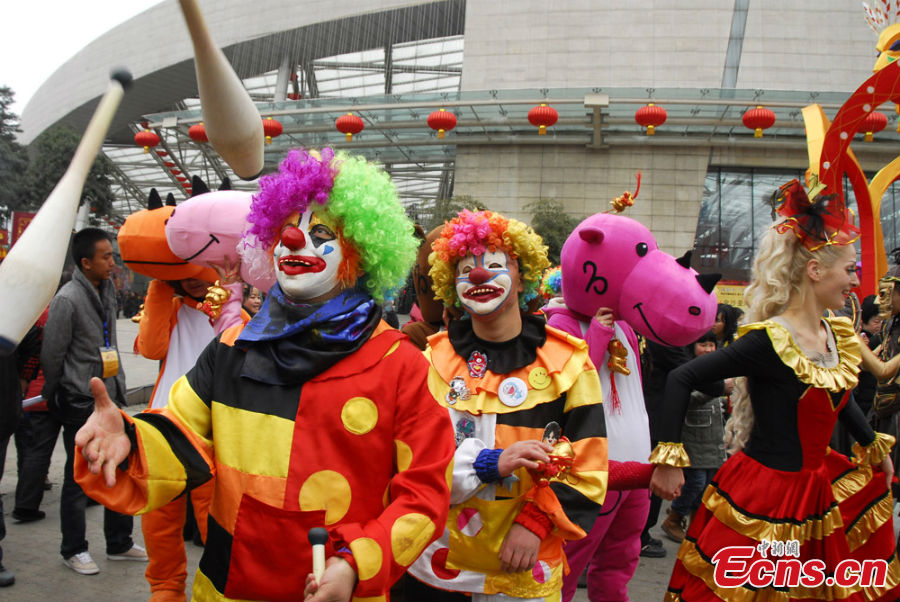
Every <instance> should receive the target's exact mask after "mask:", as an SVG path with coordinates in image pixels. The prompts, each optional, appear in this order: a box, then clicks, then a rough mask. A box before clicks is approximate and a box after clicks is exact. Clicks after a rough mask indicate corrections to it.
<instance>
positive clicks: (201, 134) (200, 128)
mask: <svg viewBox="0 0 900 602" xmlns="http://www.w3.org/2000/svg"><path fill="white" fill-rule="evenodd" d="M188 136H190V137H191V140H193V141H194V142H209V138H208V137H207V136H206V126H204V125H203V122H202V121H201V122H200V123H198V124H196V125H192V126H191V127H190V128H189V129H188Z"/></svg>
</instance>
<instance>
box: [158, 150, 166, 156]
mask: <svg viewBox="0 0 900 602" xmlns="http://www.w3.org/2000/svg"><path fill="white" fill-rule="evenodd" d="M156 154H157V155H159V156H160V157H168V156H169V153H167V152H166V151H164V150H158V151H156Z"/></svg>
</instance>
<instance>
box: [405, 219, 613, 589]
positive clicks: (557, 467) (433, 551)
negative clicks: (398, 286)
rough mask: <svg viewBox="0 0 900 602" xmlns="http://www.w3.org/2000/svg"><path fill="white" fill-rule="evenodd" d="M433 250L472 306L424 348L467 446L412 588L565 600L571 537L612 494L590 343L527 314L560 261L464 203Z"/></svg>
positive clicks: (445, 291) (445, 293)
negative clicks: (566, 549) (443, 517)
mask: <svg viewBox="0 0 900 602" xmlns="http://www.w3.org/2000/svg"><path fill="white" fill-rule="evenodd" d="M432 249H433V252H432V254H431V256H430V258H429V261H430V263H431V270H430V275H431V277H432V280H433V281H434V291H435V294H436V297H437V298H438V299H440V300H442V301H443V302H444V304H445V305H447V306H450V307H455V308H460V309H462V310H463V311H464V312H465V315H464V317H463V319H461V320H456V321H453V322H451V323H450V325H449V327H448V329H447V331H446V332H441V333H438V334H435V335H433V336H431V337H430V338H429V339H428V343H429V346H428V349H427V350H426V352H425V355H426V357H427V358H428V361H429V364H430V368H429V375H428V388H429V390H430V392H431V395H432V396H433V397H434V399H435V400H436V401H437V402H438V403H439V404H440V405H441V406H443V407H444V408H446V412H447V413H448V414H449V415H450V419H451V422H452V424H453V427H454V430H455V441H456V452H455V455H454V463H453V473H452V485H451V491H450V503H451V506H450V514H449V516H448V518H447V523H446V526H445V528H444V529H443V533H442V534H441V536H440V538H439V539H438V540H437V541H435V542H433V543H432V544H430V545H429V546H428V548H427V549H426V550H425V552H424V553H423V554H422V556H420V557H419V559H418V560H417V561H416V562H415V564H414V565H413V567H412V568H411V569H410V573H411V574H412V575H413V577H415V579H414V580H413V579H410V580H408V583H407V585H406V590H405V591H406V597H407V599H409V600H442V601H444V600H446V601H456V600H459V601H460V602H463V601H465V600H471V601H472V602H480V601H483V600H508V599H509V598H510V597H512V598H515V599H525V600H548V601H555V600H559V599H560V590H561V587H562V577H563V574H564V572H565V571H566V562H565V556H564V554H563V541H565V540H568V539H579V538H581V537H584V535H585V531H586V530H588V529H590V527H591V526H592V525H593V523H594V520H595V519H596V517H597V514H598V512H599V507H600V504H601V503H602V502H603V499H604V497H605V495H606V488H607V478H608V465H607V453H606V428H605V421H604V415H603V408H602V405H601V393H600V381H599V380H598V376H597V371H596V369H595V368H594V365H593V364H592V363H591V360H590V358H589V357H588V350H587V345H586V344H585V343H584V342H583V341H581V340H578V339H575V338H573V337H571V336H569V335H567V334H566V333H564V332H562V331H560V330H556V329H554V328H551V327H549V326H547V325H546V323H545V321H544V319H543V317H541V316H535V315H530V314H528V313H526V312H525V307H526V305H527V303H528V302H529V301H530V300H532V299H533V298H535V297H536V296H537V294H538V285H539V284H540V281H541V275H542V272H543V270H544V269H545V268H547V266H548V265H549V262H548V261H547V248H546V247H545V246H544V244H543V241H542V240H541V238H540V236H538V235H537V234H536V233H535V232H534V231H532V230H531V228H529V227H528V226H526V225H525V224H523V223H522V222H519V221H517V220H514V219H507V218H505V217H503V216H501V215H499V214H496V213H492V212H490V211H480V212H474V213H473V212H470V211H463V212H462V213H460V215H459V216H458V217H456V218H454V219H453V220H451V221H450V222H448V223H447V224H446V225H445V226H444V229H443V230H442V232H441V235H440V236H439V237H438V238H437V239H436V240H435V242H434V244H433V246H432ZM435 590H444V591H441V592H437V591H435Z"/></svg>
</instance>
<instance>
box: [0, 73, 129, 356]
mask: <svg viewBox="0 0 900 602" xmlns="http://www.w3.org/2000/svg"><path fill="white" fill-rule="evenodd" d="M111 77H112V79H111V80H110V82H109V87H108V88H107V89H106V92H105V93H104V94H103V98H101V99H100V104H98V105H97V109H96V110H95V111H94V116H93V117H92V118H91V122H90V123H89V124H88V126H87V129H86V130H85V131H84V136H82V138H81V142H80V143H79V144H78V148H76V149H75V156H74V157H72V162H71V163H70V164H69V168H68V169H67V170H66V173H64V174H63V177H62V178H61V179H60V180H59V183H58V184H57V185H56V187H55V188H54V189H53V191H52V192H51V193H50V196H48V197H47V200H46V201H44V204H43V205H41V209H40V211H38V213H37V215H35V216H34V219H33V220H32V221H31V223H30V224H29V225H28V229H26V230H25V232H24V233H23V234H22V237H21V238H19V240H18V241H17V242H16V244H15V246H14V247H13V248H12V249H11V250H10V252H9V255H7V256H6V259H4V260H3V263H2V264H0V354H2V355H9V354H10V353H12V352H13V350H14V349H15V348H16V346H17V345H18V344H19V342H21V340H22V337H24V336H25V333H27V332H28V330H29V329H30V328H31V326H32V324H34V323H35V321H36V320H37V319H38V316H40V315H41V312H43V311H44V308H45V307H47V304H48V303H50V299H52V298H53V295H54V293H56V288H57V286H59V277H60V275H61V274H62V269H63V265H64V264H65V261H66V253H67V252H68V250H69V237H70V236H71V234H72V226H73V224H74V223H75V214H76V212H77V211H78V204H79V202H80V200H81V190H82V189H83V188H84V182H85V180H86V179H87V176H88V172H90V170H91V166H92V165H93V164H94V159H95V158H96V157H97V153H98V152H99V151H100V146H101V145H102V144H103V139H104V138H105V137H106V132H107V131H108V130H109V124H110V123H111V122H112V118H113V116H114V115H115V113H116V109H117V108H118V107H119V103H120V102H121V101H122V96H123V95H124V93H125V88H126V87H128V86H129V85H130V84H131V74H130V73H129V72H127V71H117V72H115V73H113V74H112V76H111Z"/></svg>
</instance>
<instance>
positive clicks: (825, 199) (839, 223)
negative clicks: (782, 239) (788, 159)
mask: <svg viewBox="0 0 900 602" xmlns="http://www.w3.org/2000/svg"><path fill="white" fill-rule="evenodd" d="M776 213H777V214H778V215H780V216H782V217H785V218H787V219H785V220H784V221H783V222H780V223H779V224H777V225H776V226H775V230H776V231H777V232H778V233H779V234H784V233H785V232H787V231H788V230H791V231H792V232H793V233H794V234H795V235H796V236H797V238H799V239H800V242H801V243H803V245H804V246H805V247H806V248H807V249H809V250H810V251H815V250H817V249H821V248H822V247H824V246H826V245H849V244H852V243H854V242H856V241H857V240H859V227H857V225H856V223H855V221H856V220H855V218H854V215H853V212H852V211H850V210H849V209H847V208H846V207H845V205H844V201H843V199H842V198H841V197H840V196H839V195H836V194H832V195H828V196H819V197H818V198H815V199H814V200H812V201H811V200H810V199H809V197H808V196H807V194H806V189H804V188H803V185H802V184H800V181H799V180H791V181H790V182H788V183H787V184H784V185H783V186H781V188H779V189H778V190H777V191H775V194H773V195H772V217H773V218H774V217H775V214H776Z"/></svg>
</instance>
